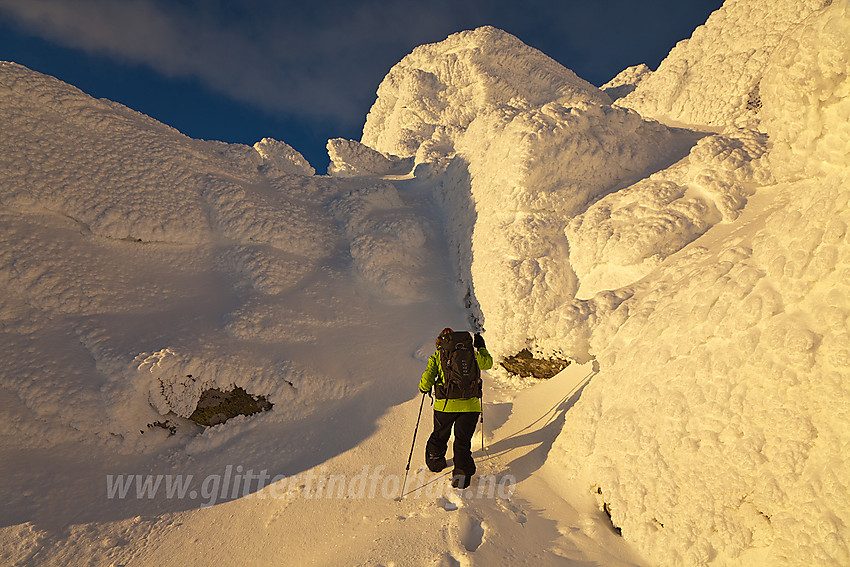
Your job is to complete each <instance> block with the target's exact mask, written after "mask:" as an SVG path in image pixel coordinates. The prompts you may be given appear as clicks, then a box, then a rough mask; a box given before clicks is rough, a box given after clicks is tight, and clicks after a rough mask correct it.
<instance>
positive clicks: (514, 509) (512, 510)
mask: <svg viewBox="0 0 850 567" xmlns="http://www.w3.org/2000/svg"><path fill="white" fill-rule="evenodd" d="M498 502H499V508H501V509H502V511H504V512H506V513H508V514H510V515H511V516H512V517H513V519H514V521H515V522H516V523H518V524H522V525H523V526H525V523H526V522H527V521H528V517H527V516H526V515H525V512H524V511H523V510H522V508H520V507H519V506H517V505H516V504H514V503H512V502H511V501H510V500H499V501H498Z"/></svg>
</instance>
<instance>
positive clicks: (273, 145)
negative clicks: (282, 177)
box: [254, 138, 316, 176]
mask: <svg viewBox="0 0 850 567" xmlns="http://www.w3.org/2000/svg"><path fill="white" fill-rule="evenodd" d="M254 149H255V150H256V151H257V153H258V154H260V157H261V158H263V164H264V165H265V166H266V167H267V168H270V169H274V170H276V171H277V172H280V173H284V174H291V175H307V176H310V175H315V174H316V170H315V169H313V167H312V166H311V165H310V162H308V161H307V160H306V159H304V156H302V155H301V154H300V153H299V152H298V151H296V150H295V149H294V148H293V147H292V146H290V145H289V144H287V143H286V142H281V141H279V140H275V139H273V138H263V139H262V140H260V141H259V142H257V143H256V144H254ZM269 173H271V172H269Z"/></svg>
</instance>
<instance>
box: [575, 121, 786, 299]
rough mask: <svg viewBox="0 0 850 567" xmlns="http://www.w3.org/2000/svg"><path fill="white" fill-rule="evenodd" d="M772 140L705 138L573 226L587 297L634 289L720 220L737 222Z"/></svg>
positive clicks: (759, 179)
mask: <svg viewBox="0 0 850 567" xmlns="http://www.w3.org/2000/svg"><path fill="white" fill-rule="evenodd" d="M766 149H767V148H766V137H765V136H763V135H760V134H758V133H757V132H752V131H738V130H734V129H733V130H729V131H727V132H726V133H725V134H724V135H719V134H718V135H713V136H707V137H705V138H703V139H702V140H700V141H699V143H697V144H696V145H695V146H694V147H693V148H692V149H691V152H690V154H689V155H688V157H687V158H686V159H684V160H682V161H681V162H680V163H678V164H676V165H675V166H673V167H670V168H668V169H665V170H663V171H659V172H658V173H656V174H654V175H651V176H650V177H648V178H646V179H643V180H641V181H639V182H638V183H636V184H634V185H632V186H630V187H627V188H625V189H621V190H620V191H617V192H615V193H611V194H610V195H607V196H605V197H603V198H602V199H600V200H598V201H597V202H595V203H594V204H593V205H591V206H590V207H589V208H588V210H587V211H585V212H584V213H582V214H580V215H578V216H576V217H575V218H573V219H572V220H571V221H570V223H569V224H568V225H567V228H566V234H567V240H568V241H569V255H570V264H571V265H572V267H573V269H574V270H575V272H576V274H577V275H578V276H579V279H580V281H581V290H580V293H579V295H580V296H581V297H592V296H593V295H595V294H596V292H598V291H602V290H607V289H618V288H620V287H623V286H626V285H629V284H631V283H633V282H635V281H637V280H639V279H641V278H642V277H644V276H645V275H647V274H648V273H650V272H651V271H652V270H653V269H655V268H656V267H657V266H658V265H659V264H660V263H661V262H662V261H663V260H664V259H665V258H666V257H667V256H669V255H670V254H672V253H674V252H676V251H678V250H680V249H682V248H683V247H684V246H685V245H687V244H689V243H690V242H692V241H693V240H695V239H696V238H697V237H698V236H700V235H701V234H703V233H704V232H705V231H707V230H708V229H709V228H710V227H712V226H713V225H714V224H716V223H718V222H720V221H726V222H731V221H734V220H735V219H736V218H737V217H738V215H739V214H740V212H741V210H742V209H743V208H744V205H746V203H747V199H748V197H750V196H751V195H752V194H753V193H754V192H755V190H756V187H758V186H764V185H767V184H768V182H770V180H771V174H770V171H769V169H767V167H766V166H765V164H763V163H762V161H763V160H762V158H763V157H764V156H765V152H766Z"/></svg>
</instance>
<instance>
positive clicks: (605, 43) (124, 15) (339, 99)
mask: <svg viewBox="0 0 850 567" xmlns="http://www.w3.org/2000/svg"><path fill="white" fill-rule="evenodd" d="M721 5H722V1H721V0H687V1H682V0H645V1H642V2H636V1H634V0H628V1H627V0H582V1H572V0H550V1H545V2H544V1H536V0H527V1H525V2H517V1H496V0H489V1H488V0H474V1H463V0H429V1H426V2H400V1H390V0H367V1H362V2H356V1H353V0H328V1H322V0H316V1H313V2H305V1H304V0H301V1H299V2H289V1H283V0H0V60H8V61H15V62H17V63H21V64H23V65H26V66H27V67H29V68H31V69H34V70H36V71H40V72H42V73H47V74H49V75H53V76H55V77H58V78H59V79H61V80H63V81H65V82H68V83H71V84H73V85H75V86H77V87H79V88H80V89H82V90H83V91H85V92H87V93H89V94H91V95H93V96H95V97H104V98H108V99H111V100H115V101H118V102H120V103H122V104H125V105H127V106H129V107H131V108H133V109H135V110H138V111H141V112H144V113H145V114H148V115H150V116H153V117H154V118H156V119H158V120H160V121H162V122H165V123H166V124H169V125H170V126H174V127H175V128H177V129H179V130H180V131H182V132H184V133H185V134H187V135H189V136H192V137H194V138H205V139H215V140H223V141H227V142H241V143H245V144H253V143H254V142H256V141H257V140H259V139H261V138H263V137H265V136H270V137H272V138H277V139H279V140H283V141H285V142H287V143H288V144H290V145H292V146H293V147H295V148H296V149H297V150H299V151H300V152H301V153H302V154H304V156H305V157H306V158H307V159H308V160H309V161H310V163H311V164H312V165H313V166H314V167H315V168H316V170H317V171H318V172H319V173H323V172H324V171H325V169H326V168H327V163H328V158H327V154H326V152H325V142H326V141H327V139H328V138H335V137H342V138H352V139H358V140H359V139H360V134H361V131H362V127H363V122H364V120H365V117H366V113H367V112H368V111H369V108H370V106H371V105H372V103H373V102H374V99H375V90H376V89H377V87H378V84H379V83H380V81H381V79H382V78H383V77H384V75H385V74H386V73H387V71H388V70H389V69H390V67H392V66H393V65H394V64H395V63H397V62H398V61H399V60H400V59H401V58H402V57H404V56H405V55H406V54H408V53H409V52H410V51H411V50H412V49H413V48H414V47H416V46H417V45H421V44H423V43H432V42H436V41H440V40H442V39H445V38H446V36H448V35H449V34H451V33H454V32H456V31H460V30H464V29H472V28H475V27H478V26H482V25H488V24H489V25H493V26H496V27H498V28H501V29H503V30H506V31H508V32H510V33H512V34H514V35H515V36H517V37H519V38H520V39H521V40H522V41H524V42H525V43H527V44H528V45H531V46H532V47H536V48H537V49H540V50H541V51H543V52H544V53H546V54H547V55H549V56H550V57H552V58H553V59H555V60H557V61H558V62H560V63H561V64H563V65H564V66H566V67H568V68H570V69H572V70H573V71H575V72H576V73H577V74H578V75H579V76H580V77H582V78H584V79H586V80H588V81H590V82H591V83H593V84H595V85H601V84H603V83H605V82H606V81H608V80H609V79H610V78H612V77H613V76H614V75H616V74H617V73H618V72H620V71H621V70H623V69H624V68H626V67H628V66H630V65H636V64H638V63H646V64H647V65H649V66H650V67H652V68H653V69H654V68H656V67H657V66H658V64H659V63H660V61H661V60H662V59H663V58H664V57H665V56H666V55H667V53H668V52H669V51H670V49H671V48H672V47H673V46H674V45H675V44H676V42H678V41H680V40H682V39H685V38H687V37H689V36H690V35H691V33H692V32H693V30H694V29H695V28H696V27H697V26H698V25H700V24H702V23H704V22H705V20H706V19H707V18H708V15H709V14H710V13H711V12H712V11H714V10H716V9H717V8H719V7H720V6H721Z"/></svg>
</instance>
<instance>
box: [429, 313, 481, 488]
mask: <svg viewBox="0 0 850 567" xmlns="http://www.w3.org/2000/svg"><path fill="white" fill-rule="evenodd" d="M492 367H493V357H492V356H490V353H488V352H487V348H486V347H485V346H484V338H483V337H482V336H481V334H480V333H475V336H474V337H473V336H472V334H470V333H469V332H468V331H457V332H455V331H453V330H451V329H449V328H446V329H443V331H442V332H441V333H440V336H439V337H437V351H436V352H435V353H434V354H432V355H431V357H430V358H428V366H427V367H426V368H425V372H424V373H423V374H422V380H420V381H419V391H420V392H422V393H423V394H429V393H430V392H431V388H432V387H433V388H434V397H435V398H436V401H434V432H433V433H432V434H431V437H430V438H429V439H428V444H427V445H426V446H425V464H426V465H427V466H428V468H429V469H430V470H431V471H433V472H440V471H442V470H443V469H444V468H446V465H447V463H446V448H447V447H448V442H449V436H450V435H451V432H452V427H454V438H455V440H454V444H453V445H452V450H453V458H454V470H453V471H452V486H454V487H455V488H466V487H467V486H469V482H470V479H471V477H472V475H474V474H475V462H474V461H473V460H472V435H473V434H474V433H475V427H476V425H477V423H478V417H479V416H480V415H481V370H488V369H490V368H492ZM447 374H448V375H450V376H451V379H450V380H448V381H447V380H446V375H447Z"/></svg>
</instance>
